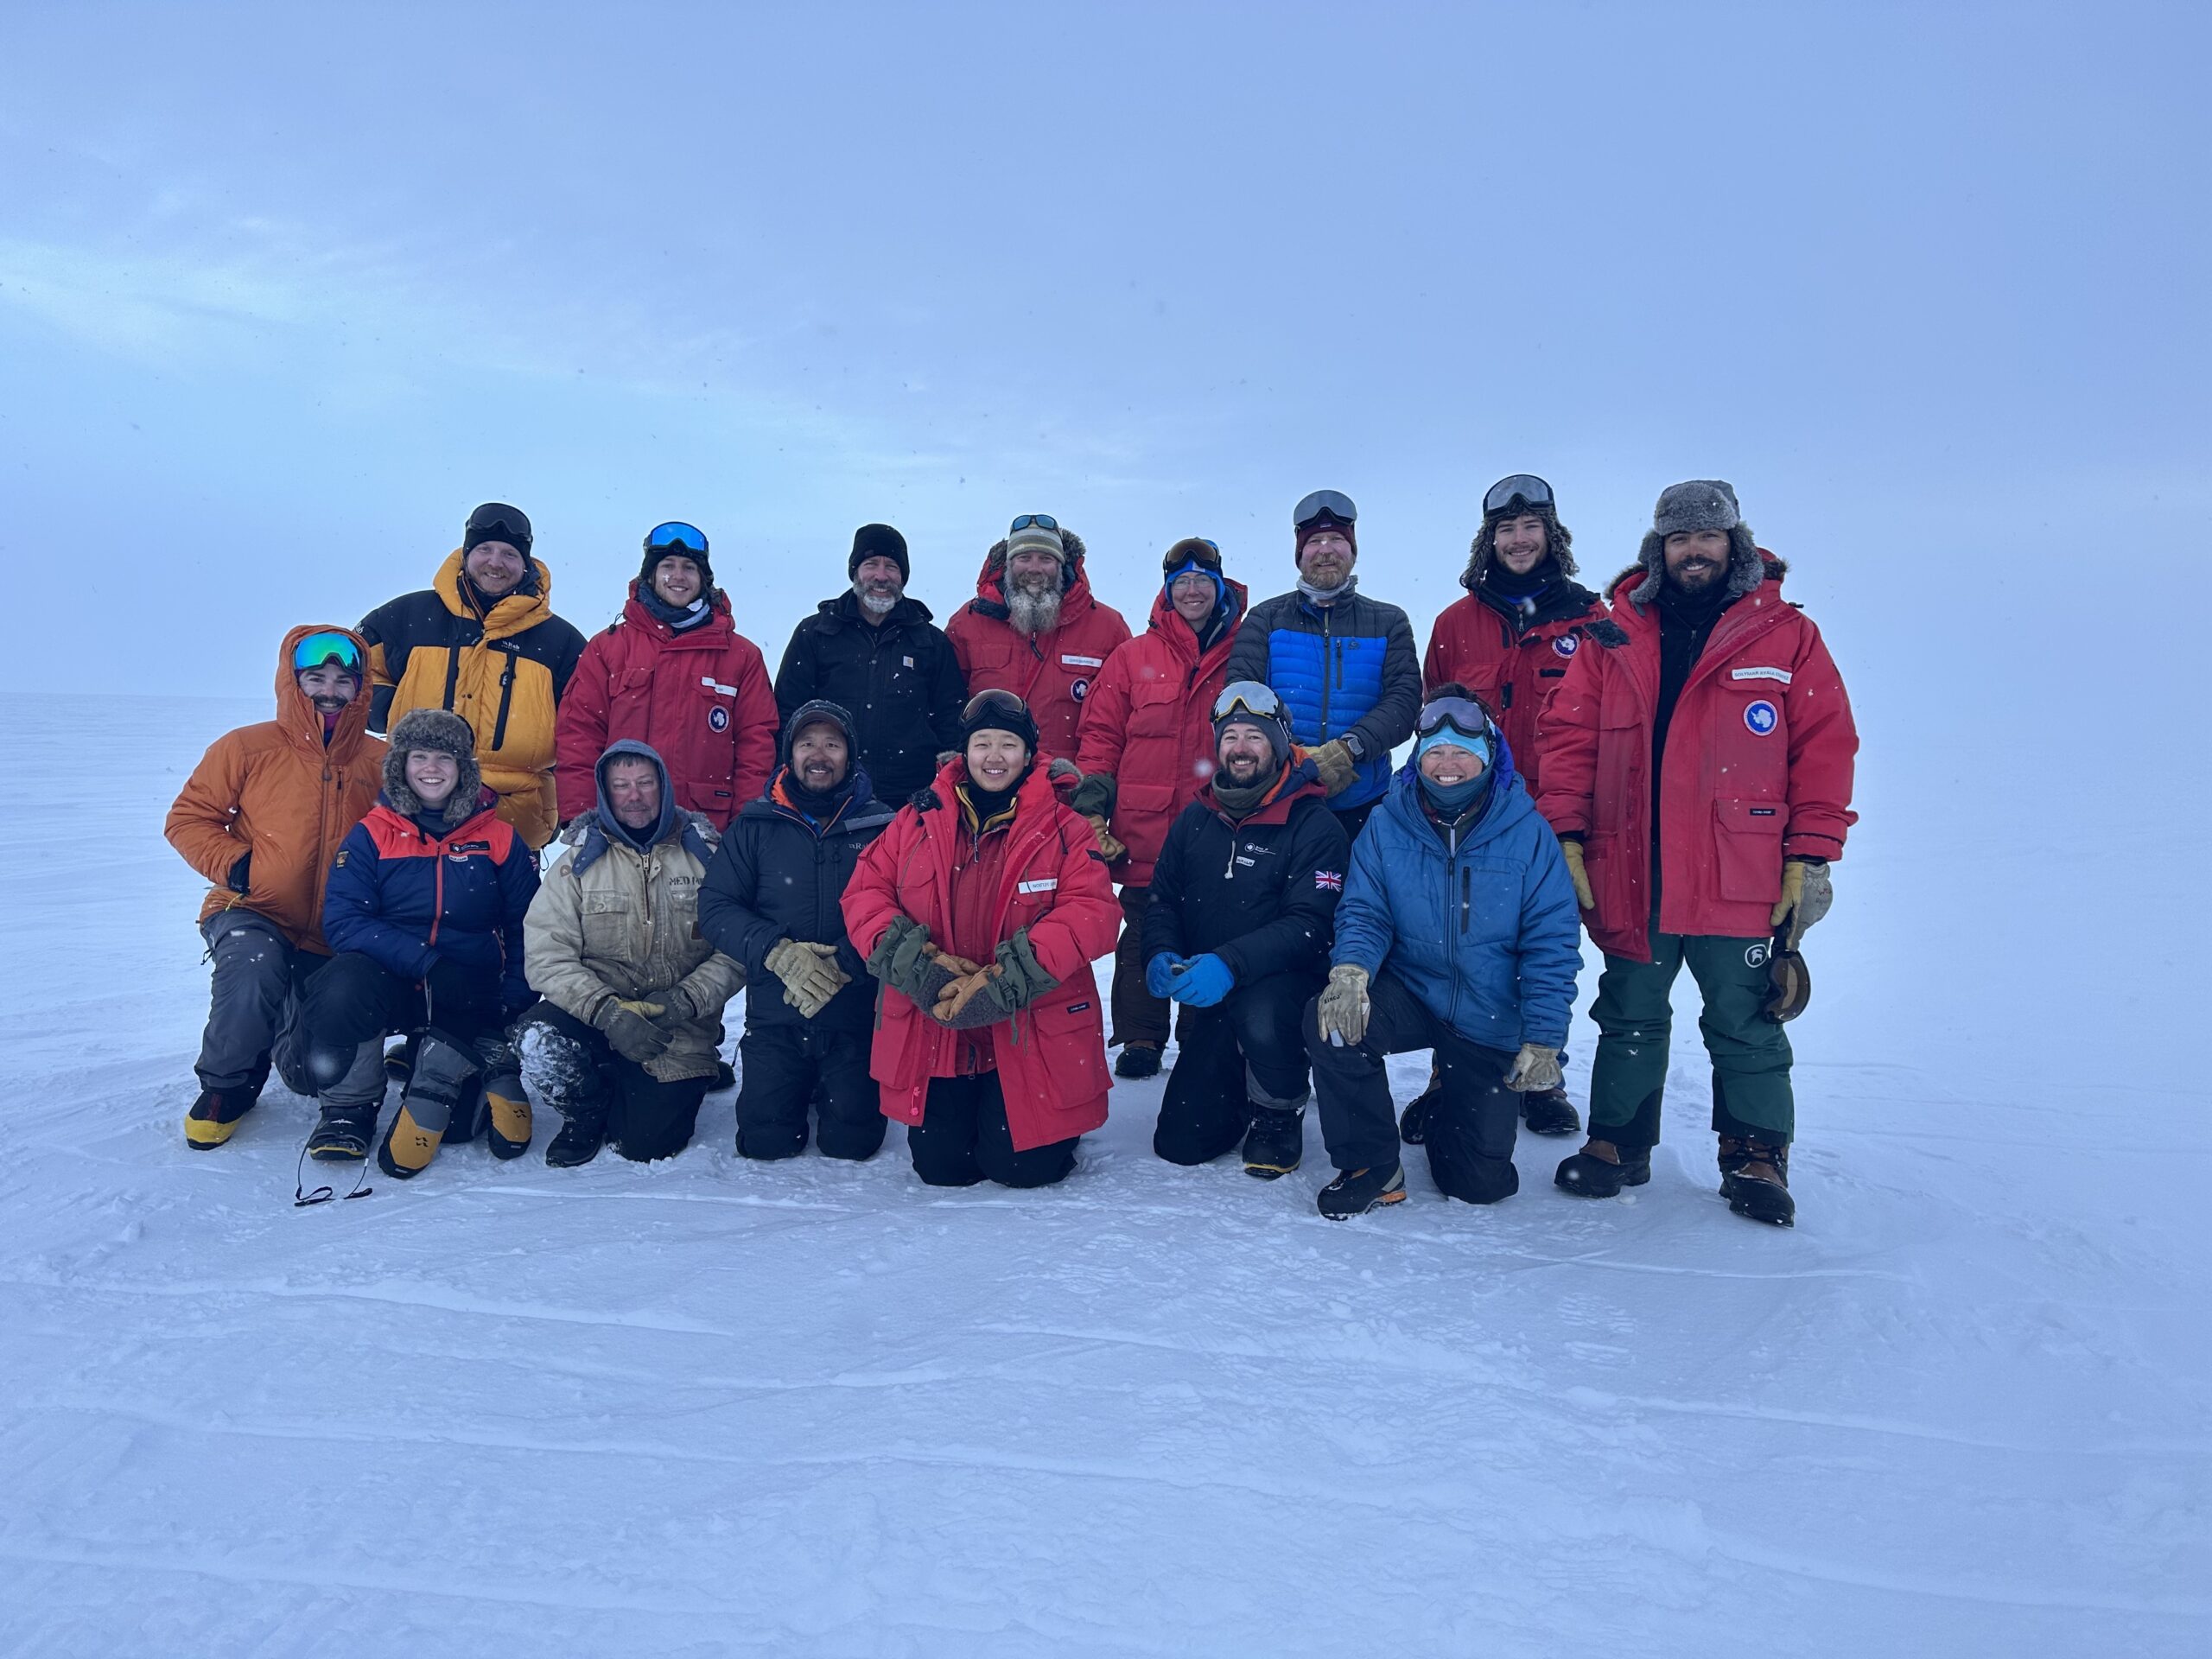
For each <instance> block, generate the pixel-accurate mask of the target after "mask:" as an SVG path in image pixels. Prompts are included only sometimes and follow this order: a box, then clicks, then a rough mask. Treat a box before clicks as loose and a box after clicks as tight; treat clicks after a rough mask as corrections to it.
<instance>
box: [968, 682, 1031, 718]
mask: <svg viewBox="0 0 2212 1659" xmlns="http://www.w3.org/2000/svg"><path fill="white" fill-rule="evenodd" d="M982 714H995V715H1020V716H1021V717H1022V718H1023V719H1025V720H1027V718H1028V717H1029V705H1028V704H1027V703H1026V702H1023V701H1022V700H1021V699H1020V697H1017V696H1014V693H1013V692H1011V691H1003V690H997V689H995V688H994V689H993V690H988V691H978V692H977V693H976V695H975V696H972V697H970V698H969V699H968V706H967V707H966V708H964V709H962V710H961V711H960V718H961V719H962V721H971V720H973V719H975V718H976V715H982Z"/></svg>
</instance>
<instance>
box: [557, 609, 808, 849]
mask: <svg viewBox="0 0 2212 1659" xmlns="http://www.w3.org/2000/svg"><path fill="white" fill-rule="evenodd" d="M778 726H779V721H778V719H777V715H776V692H775V688H774V686H773V685H772V684H771V683H770V682H769V679H768V669H767V664H765V663H764V662H762V661H761V659H760V647H759V646H758V645H754V644H753V642H752V641H751V640H750V639H747V638H746V637H745V636H744V635H743V634H741V633H740V632H738V631H737V626H736V624H735V623H734V622H733V621H732V620H730V610H729V596H728V594H725V593H723V592H722V591H721V589H720V588H716V589H715V595H714V601H713V605H712V613H711V614H710V615H709V617H708V619H707V620H705V621H704V622H702V623H701V624H700V625H699V626H697V627H696V628H686V629H685V630H684V631H683V632H681V633H678V632H677V631H676V630H675V629H673V628H671V627H670V626H668V624H667V623H665V622H664V621H662V620H660V619H659V618H658V617H657V616H655V615H654V614H653V613H652V612H651V611H649V610H647V609H646V608H645V607H644V606H643V605H642V604H640V603H639V601H638V584H637V583H636V582H632V583H631V584H630V598H629V602H628V603H626V605H624V606H623V607H622V615H621V617H620V620H618V621H616V622H615V623H614V624H613V626H611V627H609V628H607V630H606V631H605V632H601V633H596V634H594V635H593V636H592V639H591V643H590V644H589V645H586V646H585V647H584V654H583V657H582V660H581V661H579V662H578V663H577V664H576V671H575V676H574V677H572V678H571V679H570V680H569V690H568V692H567V695H565V696H563V698H562V699H561V712H560V716H559V720H558V722H557V725H556V739H555V752H556V760H557V765H558V767H559V770H558V772H556V795H557V796H558V798H559V800H560V803H561V816H562V818H563V821H564V822H565V821H566V820H568V819H570V818H573V817H575V816H576V814H578V813H579V812H588V811H589V810H591V808H592V804H593V803H594V802H595V801H597V800H598V799H599V779H598V766H599V757H600V756H601V755H602V754H604V753H606V752H607V745H608V744H609V743H612V742H613V741H615V740H616V739H618V738H625V737H627V738H634V739H635V740H636V741H639V742H640V743H649V744H651V745H652V747H653V749H654V751H655V752H656V753H658V754H659V756H660V758H661V760H663V761H664V762H665V763H666V764H667V766H668V776H669V780H670V782H671V783H672V784H673V785H675V787H676V804H677V806H679V807H681V808H683V810H686V811H690V812H702V813H704V814H705V815H706V816H707V817H709V818H711V819H712V820H713V821H714V825H715V829H728V828H729V821H730V820H731V819H732V818H734V817H736V816H737V810H738V809H739V808H740V807H741V806H743V805H744V804H746V803H747V801H749V800H752V799H753V798H754V797H756V796H758V795H759V794H760V792H761V791H763V790H765V789H766V788H767V786H768V776H769V774H770V773H771V772H774V771H775V769H776V736H777V730H778Z"/></svg>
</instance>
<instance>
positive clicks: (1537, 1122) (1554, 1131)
mask: <svg viewBox="0 0 2212 1659" xmlns="http://www.w3.org/2000/svg"><path fill="white" fill-rule="evenodd" d="M1521 1121H1522V1122H1523V1123H1526V1124H1527V1125H1528V1126H1529V1134H1531V1135H1580V1134H1581V1133H1582V1115H1581V1114H1580V1112H1578V1111H1576V1110H1575V1109H1574V1103H1573V1101H1571V1100H1569V1099H1568V1098H1567V1090H1564V1089H1532V1090H1529V1092H1528V1093H1527V1094H1525V1095H1523V1096H1521Z"/></svg>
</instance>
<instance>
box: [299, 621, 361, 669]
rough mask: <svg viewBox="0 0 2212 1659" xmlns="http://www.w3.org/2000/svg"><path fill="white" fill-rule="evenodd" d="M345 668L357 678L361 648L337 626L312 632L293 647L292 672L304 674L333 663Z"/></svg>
mask: <svg viewBox="0 0 2212 1659" xmlns="http://www.w3.org/2000/svg"><path fill="white" fill-rule="evenodd" d="M333 664H336V665H337V666H338V667H340V668H342V669H344V670H345V671H346V672H347V673H348V674H351V675H353V677H355V678H356V679H358V678H359V677H360V673H361V648H360V647H359V645H355V644H354V643H353V639H351V638H350V637H349V636H347V635H346V634H342V633H340V632H338V631H337V630H336V629H335V628H325V629H323V630H322V631H321V632H320V633H311V634H309V635H308V637H307V638H306V639H302V640H301V641H300V643H299V644H298V645H295V646H293V647H292V672H293V673H295V674H304V673H306V672H307V671H308V670H309V669H311V668H328V667H330V666H332V665H333Z"/></svg>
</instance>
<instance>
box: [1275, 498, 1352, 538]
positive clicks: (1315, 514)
mask: <svg viewBox="0 0 2212 1659" xmlns="http://www.w3.org/2000/svg"><path fill="white" fill-rule="evenodd" d="M1322 518H1334V519H1335V520H1337V521H1338V523H1339V524H1352V523H1355V522H1357V519H1358V518H1359V509H1358V508H1357V507H1355V506H1354V505H1352V504H1351V497H1350V496H1348V495H1346V494H1345V493H1344V492H1343V491H1342V490H1316V491H1314V492H1313V494H1311V495H1309V496H1307V497H1306V499H1304V500H1303V501H1300V503H1299V504H1298V505H1297V507H1296V508H1295V509H1294V510H1293V511H1292V512H1291V515H1290V523H1291V528H1292V529H1294V530H1303V529H1305V528H1306V525H1308V524H1313V523H1315V522H1316V521H1317V520H1319V519H1322Z"/></svg>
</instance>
